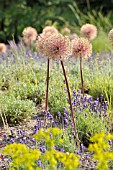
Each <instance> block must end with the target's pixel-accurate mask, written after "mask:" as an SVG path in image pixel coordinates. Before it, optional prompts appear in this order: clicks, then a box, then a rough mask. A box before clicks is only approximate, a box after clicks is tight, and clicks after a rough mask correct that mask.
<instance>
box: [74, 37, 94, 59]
mask: <svg viewBox="0 0 113 170" xmlns="http://www.w3.org/2000/svg"><path fill="white" fill-rule="evenodd" d="M91 53H92V45H91V44H90V42H89V41H88V39H86V38H78V39H75V40H72V56H74V57H82V58H88V57H89V56H90V55H91Z"/></svg>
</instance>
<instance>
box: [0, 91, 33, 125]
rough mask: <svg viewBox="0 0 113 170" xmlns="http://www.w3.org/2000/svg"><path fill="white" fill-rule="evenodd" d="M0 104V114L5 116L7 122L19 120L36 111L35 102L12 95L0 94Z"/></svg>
mask: <svg viewBox="0 0 113 170" xmlns="http://www.w3.org/2000/svg"><path fill="white" fill-rule="evenodd" d="M0 106H1V113H2V115H3V116H4V115H5V116H6V118H7V121H8V122H15V121H17V122H19V121H22V120H23V119H25V118H28V117H30V116H31V115H32V114H33V113H36V108H35V103H34V102H33V101H30V100H21V99H20V98H15V97H14V96H13V95H11V94H10V95H6V94H2V96H1V95H0Z"/></svg>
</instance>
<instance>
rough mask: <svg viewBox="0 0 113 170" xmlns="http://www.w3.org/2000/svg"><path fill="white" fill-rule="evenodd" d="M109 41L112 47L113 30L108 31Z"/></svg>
mask: <svg viewBox="0 0 113 170" xmlns="http://www.w3.org/2000/svg"><path fill="white" fill-rule="evenodd" d="M108 37H109V40H110V42H111V44H112V45H113V29H112V30H110V32H109V34H108Z"/></svg>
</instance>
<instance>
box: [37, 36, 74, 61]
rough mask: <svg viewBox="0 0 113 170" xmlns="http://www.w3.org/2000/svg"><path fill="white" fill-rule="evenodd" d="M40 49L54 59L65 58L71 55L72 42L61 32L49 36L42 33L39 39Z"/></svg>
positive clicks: (40, 51) (43, 53)
mask: <svg viewBox="0 0 113 170" xmlns="http://www.w3.org/2000/svg"><path fill="white" fill-rule="evenodd" d="M38 50H39V53H41V54H42V55H44V56H47V57H49V58H52V59H53V60H64V59H66V58H67V57H69V56H70V55H71V43H70V40H69V38H68V37H64V36H63V35H61V34H59V33H57V34H53V35H51V36H49V37H47V36H45V35H44V34H42V35H41V36H40V37H39V39H38Z"/></svg>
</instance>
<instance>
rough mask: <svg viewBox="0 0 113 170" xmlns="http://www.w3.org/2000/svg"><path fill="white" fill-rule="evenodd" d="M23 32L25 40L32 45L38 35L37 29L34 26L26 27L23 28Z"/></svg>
mask: <svg viewBox="0 0 113 170" xmlns="http://www.w3.org/2000/svg"><path fill="white" fill-rule="evenodd" d="M22 34H23V41H24V43H25V44H26V45H28V46H31V45H32V43H33V42H34V41H35V40H36V38H37V35H38V34H37V31H36V29H35V28H32V27H26V28H25V29H24V30H23V32H22Z"/></svg>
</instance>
